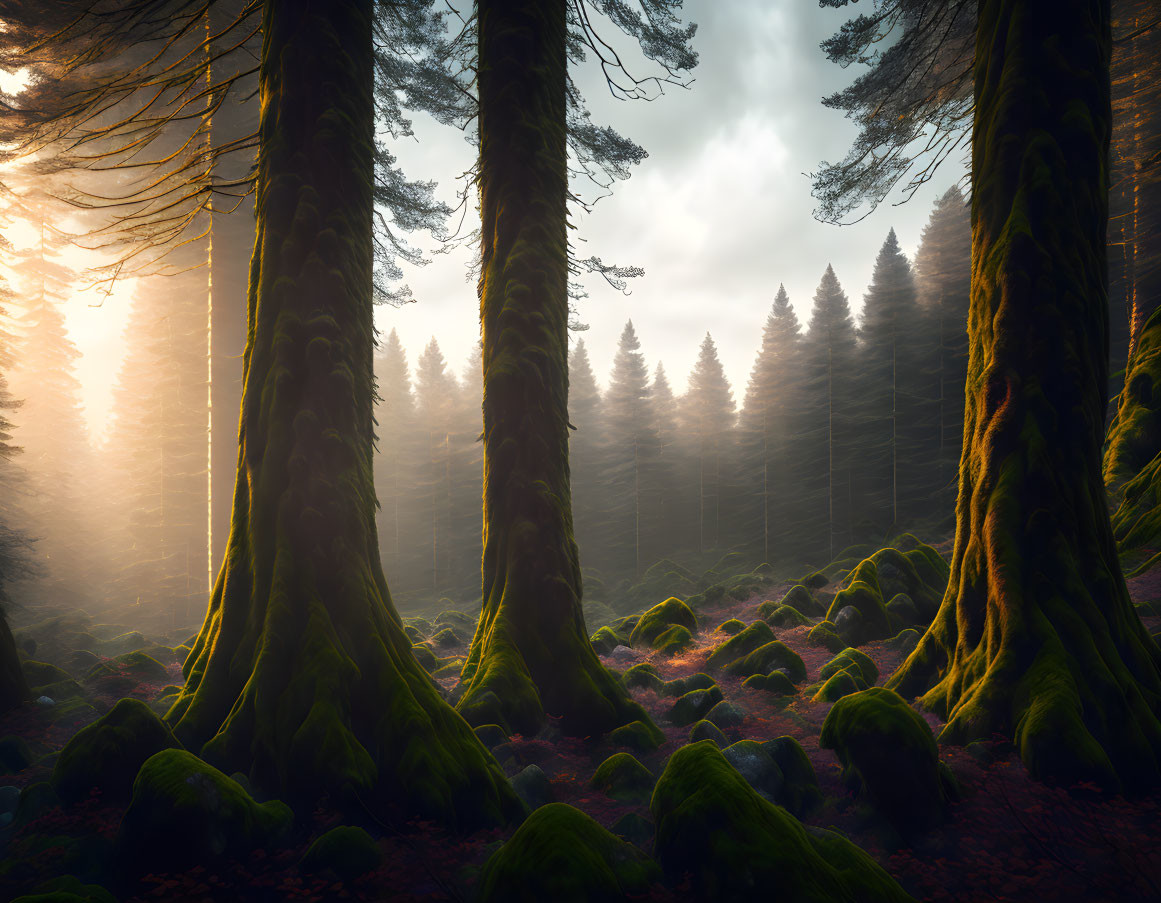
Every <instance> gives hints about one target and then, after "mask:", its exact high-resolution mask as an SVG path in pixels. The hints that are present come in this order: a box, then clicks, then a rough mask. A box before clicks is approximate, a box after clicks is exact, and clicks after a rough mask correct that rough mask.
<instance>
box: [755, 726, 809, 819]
mask: <svg viewBox="0 0 1161 903" xmlns="http://www.w3.org/2000/svg"><path fill="white" fill-rule="evenodd" d="M763 745H764V746H765V747H766V752H768V753H769V754H770V758H772V759H773V760H774V763H775V764H776V765H777V766H778V770H779V771H781V772H782V786H781V788H779V791H778V796H777V798H776V799H775V800H774V801H775V802H776V803H778V805H780V806H785V807H786V808H787V810H789V812H790V814H791V815H793V816H794V817H795V818H805V817H806V816H807V815H809V814H810V813H811V812H813V811H814V810H815V809H817V808H818V807H819V806H820V805H821V804H822V791H821V790H819V787H818V775H816V774H815V772H814V766H813V765H811V764H810V758H809V757H808V756H807V755H806V750H804V749H803V748H802V744H801V743H799V742H798V741H797V740H795V739H794V738H793V737H777V738H776V739H774V740H767V741H766V743H765V744H763Z"/></svg>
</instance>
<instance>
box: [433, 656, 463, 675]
mask: <svg viewBox="0 0 1161 903" xmlns="http://www.w3.org/2000/svg"><path fill="white" fill-rule="evenodd" d="M463 669H464V660H463V659H462V658H455V657H452V658H441V659H440V660H439V667H438V668H436V669H435V670H434V671H432V672H431V676H432V677H435V678H439V679H441V680H443V679H445V678H449V677H455V678H458V677H459V676H460V674H461V673H462V672H463Z"/></svg>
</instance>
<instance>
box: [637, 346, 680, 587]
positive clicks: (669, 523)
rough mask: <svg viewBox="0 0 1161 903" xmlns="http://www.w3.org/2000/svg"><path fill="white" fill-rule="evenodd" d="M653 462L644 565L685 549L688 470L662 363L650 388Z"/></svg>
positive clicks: (670, 391)
mask: <svg viewBox="0 0 1161 903" xmlns="http://www.w3.org/2000/svg"><path fill="white" fill-rule="evenodd" d="M649 411H650V414H651V416H652V418H653V419H652V422H651V424H650V431H651V441H652V444H653V448H652V451H651V461H650V470H649V480H648V486H649V495H648V497H647V510H648V512H649V515H648V518H647V521H646V528H645V548H646V552H645V562H646V564H647V565H648V564H651V563H652V562H655V561H657V560H659V559H661V558H667V557H670V556H672V555H673V554H675V553H676V552H677V550H678V549H680V548H681V547H682V542H683V535H682V529H681V519H682V516H683V506H682V504H681V490H682V484H681V475H682V471H683V468H684V467H685V463H684V460H683V458H684V455H683V446H682V444H681V441H680V435H681V433H680V425H679V416H680V415H679V408H678V402H677V399H676V398H675V397H674V395H673V389H672V388H670V385H669V378H668V377H667V376H666V375H665V365H664V364H662V363H661V362H660V361H658V362H657V366H656V367H655V368H654V370H653V382H652V383H650V385H649Z"/></svg>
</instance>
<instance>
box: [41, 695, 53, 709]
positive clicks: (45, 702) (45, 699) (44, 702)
mask: <svg viewBox="0 0 1161 903" xmlns="http://www.w3.org/2000/svg"><path fill="white" fill-rule="evenodd" d="M36 704H37V705H39V706H43V707H44V708H48V707H49V706H54V705H56V700H55V699H53V698H52V697H51V696H37V697H36Z"/></svg>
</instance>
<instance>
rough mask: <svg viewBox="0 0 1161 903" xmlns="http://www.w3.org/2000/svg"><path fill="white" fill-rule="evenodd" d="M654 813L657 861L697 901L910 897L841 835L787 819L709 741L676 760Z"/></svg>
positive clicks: (875, 902) (866, 901) (864, 901)
mask: <svg viewBox="0 0 1161 903" xmlns="http://www.w3.org/2000/svg"><path fill="white" fill-rule="evenodd" d="M650 809H651V811H652V813H653V818H654V822H655V824H656V826H657V827H656V836H655V838H654V851H655V854H656V856H657V858H658V861H659V862H660V863H661V865H662V867H663V868H664V869H665V871H666V872H667V873H668V874H669V875H670V876H671V877H672V878H673V880H680V879H681V878H682V876H684V875H688V876H689V877H690V879H691V881H692V886H693V892H694V894H695V895H696V896H697V897H698V898H700V899H707V900H723V901H743V900H753V899H755V898H756V897H757V896H758V895H761V896H762V897H763V898H769V899H784V900H794V901H796V903H833V901H838V900H844V901H850V903H855V901H858V903H880V901H883V903H886V901H906V900H909V899H910V898H909V897H908V896H907V895H906V894H905V893H904V892H903V890H902V889H901V888H900V887H899V886H898V885H897V884H896V883H895V882H894V881H893V880H892V879H891V878H890V877H889V876H888V875H887V873H886V872H884V871H883V870H882V869H881V868H880V867H879V866H878V865H876V864H875V862H874V860H872V859H871V858H870V857H869V856H867V855H866V854H865V853H863V852H862V851H861V850H859V849H858V848H857V847H855V846H853V845H852V844H850V843H849V842H848V841H846V840H843V839H842V838H840V837H838V835H831V834H826V835H825V836H823V837H820V836H817V835H816V834H814V833H808V832H807V830H806V829H805V828H804V827H803V826H802V825H801V824H800V823H799V822H798V821H797V819H795V818H794V817H793V816H792V815H790V813H789V812H787V811H786V810H785V809H783V808H782V807H780V806H777V805H775V804H773V803H771V802H769V801H767V800H765V799H763V798H762V797H761V796H759V795H758V794H757V793H756V792H755V791H754V789H753V788H752V787H750V785H749V784H748V783H747V782H746V781H745V779H744V778H743V777H742V776H741V775H740V774H739V773H738V771H737V770H736V769H735V768H734V767H733V766H732V765H730V763H729V762H728V761H727V760H726V758H725V756H724V755H723V754H722V752H721V751H720V750H719V749H718V748H717V747H716V746H715V745H714V744H713V743H711V742H709V741H704V740H703V741H702V742H700V743H694V744H692V745H690V746H685V747H682V748H681V749H679V750H677V752H675V753H674V754H673V755H672V756H671V757H670V759H669V762H668V763H667V764H666V766H665V771H664V772H663V773H662V775H661V778H660V779H659V780H658V782H657V786H656V788H655V789H654V791H653V798H652V801H651V802H650Z"/></svg>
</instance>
